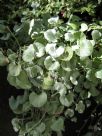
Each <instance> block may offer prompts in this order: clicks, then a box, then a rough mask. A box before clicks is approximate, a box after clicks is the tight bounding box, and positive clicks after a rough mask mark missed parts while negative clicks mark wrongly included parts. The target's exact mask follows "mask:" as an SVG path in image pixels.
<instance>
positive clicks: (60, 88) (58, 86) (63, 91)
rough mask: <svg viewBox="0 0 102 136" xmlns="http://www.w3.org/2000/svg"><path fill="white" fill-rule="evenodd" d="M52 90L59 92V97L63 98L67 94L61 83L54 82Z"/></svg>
mask: <svg viewBox="0 0 102 136" xmlns="http://www.w3.org/2000/svg"><path fill="white" fill-rule="evenodd" d="M54 89H55V90H57V91H58V92H59V94H60V96H64V95H65V94H66V93H67V88H66V87H65V85H64V84H63V83H61V82H55V85H54Z"/></svg>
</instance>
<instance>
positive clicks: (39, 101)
mask: <svg viewBox="0 0 102 136" xmlns="http://www.w3.org/2000/svg"><path fill="white" fill-rule="evenodd" d="M29 101H30V104H31V105H32V106H34V107H37V108H40V107H42V106H44V104H45V103H46V102H47V94H46V93H45V92H42V93H41V94H36V93H35V92H32V93H31V94H30V95H29Z"/></svg>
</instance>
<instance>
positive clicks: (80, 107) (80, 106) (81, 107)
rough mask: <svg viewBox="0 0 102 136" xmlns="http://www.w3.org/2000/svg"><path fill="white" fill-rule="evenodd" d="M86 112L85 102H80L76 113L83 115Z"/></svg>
mask: <svg viewBox="0 0 102 136" xmlns="http://www.w3.org/2000/svg"><path fill="white" fill-rule="evenodd" d="M84 110H85V105H84V103H83V101H79V103H78V104H76V111H78V112H79V113H83V112H84Z"/></svg>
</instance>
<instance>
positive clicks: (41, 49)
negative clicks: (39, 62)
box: [34, 42, 45, 58]
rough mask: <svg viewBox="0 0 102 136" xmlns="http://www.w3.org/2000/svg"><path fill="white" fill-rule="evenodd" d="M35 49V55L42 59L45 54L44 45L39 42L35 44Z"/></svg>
mask: <svg viewBox="0 0 102 136" xmlns="http://www.w3.org/2000/svg"><path fill="white" fill-rule="evenodd" d="M34 48H35V50H36V52H35V55H36V56H37V57H38V58H40V57H42V56H43V55H44V54H45V47H44V45H43V44H41V43H39V42H35V43H34Z"/></svg>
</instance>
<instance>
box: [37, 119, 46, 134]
mask: <svg viewBox="0 0 102 136" xmlns="http://www.w3.org/2000/svg"><path fill="white" fill-rule="evenodd" d="M45 129H46V125H45V123H43V122H42V123H41V124H40V125H39V126H37V127H36V131H37V132H38V133H40V134H42V133H43V132H44V131H45Z"/></svg>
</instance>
